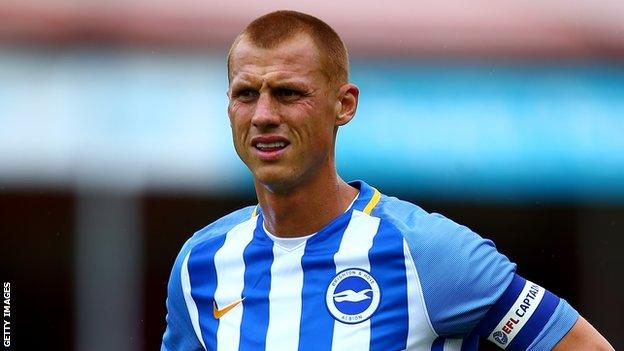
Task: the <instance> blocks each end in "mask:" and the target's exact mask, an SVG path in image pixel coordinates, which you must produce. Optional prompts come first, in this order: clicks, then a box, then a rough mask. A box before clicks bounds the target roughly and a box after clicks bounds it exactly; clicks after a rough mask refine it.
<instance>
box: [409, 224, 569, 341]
mask: <svg viewBox="0 0 624 351" xmlns="http://www.w3.org/2000/svg"><path fill="white" fill-rule="evenodd" d="M413 224H414V227H413V228H414V230H413V231H412V232H411V234H409V235H406V240H407V242H408V245H409V247H410V251H411V254H412V257H413V259H414V261H415V265H416V269H417V271H418V274H419V277H420V281H421V285H422V291H423V297H424V300H425V305H426V308H427V312H428V315H429V318H430V321H431V324H432V326H433V328H434V331H435V332H436V333H437V334H438V335H440V336H446V337H453V338H466V339H474V337H476V336H479V337H481V338H485V339H488V340H490V341H491V342H493V343H495V344H496V345H497V346H499V347H500V348H504V349H506V350H512V351H515V350H550V349H552V348H553V347H554V346H555V345H556V343H557V342H559V340H561V339H562V338H563V337H564V336H565V334H566V333H567V332H568V331H569V330H570V329H571V328H572V326H573V325H574V323H575V322H576V320H577V318H578V312H576V311H575V310H574V309H573V308H572V307H571V306H570V305H569V304H568V303H567V302H566V301H565V300H563V299H560V298H559V297H557V296H556V295H554V294H552V293H551V292H549V291H548V290H546V289H544V288H542V287H541V286H539V285H537V284H535V283H533V282H531V281H528V280H526V279H524V278H522V277H521V276H519V275H517V274H516V273H515V270H516V266H515V264H513V263H511V262H510V261H509V260H508V259H507V257H505V256H504V255H502V254H501V253H499V252H498V251H497V250H496V247H495V246H494V244H493V243H492V241H490V240H486V239H483V238H482V237H480V236H479V235H478V234H476V233H474V232H473V231H471V230H470V229H468V228H467V227H465V226H462V225H459V224H457V223H455V222H453V221H451V220H449V219H447V218H445V217H443V216H441V215H438V214H427V215H423V216H420V217H419V218H418V219H417V220H415V222H414V223H413Z"/></svg>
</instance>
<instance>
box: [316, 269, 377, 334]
mask: <svg viewBox="0 0 624 351" xmlns="http://www.w3.org/2000/svg"><path fill="white" fill-rule="evenodd" d="M380 299H381V292H380V290H379V285H378V284H377V281H376V280H375V278H373V276H372V275H371V274H370V273H369V272H367V271H365V270H363V269H359V268H350V269H346V270H344V271H342V272H340V273H338V274H337V275H336V276H335V277H334V279H332V281H331V282H330V283H329V286H328V287H327V294H326V295H325V301H326V303H327V309H328V310H329V313H331V315H332V316H333V317H334V318H335V319H336V320H337V321H339V322H342V323H347V324H356V323H361V322H364V321H365V320H367V319H369V318H370V317H371V316H372V315H373V313H375V311H376V310H377V307H379V300H380Z"/></svg>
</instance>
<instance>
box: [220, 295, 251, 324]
mask: <svg viewBox="0 0 624 351" xmlns="http://www.w3.org/2000/svg"><path fill="white" fill-rule="evenodd" d="M244 299H245V298H244V297H243V298H242V299H239V300H236V301H234V302H232V303H231V304H229V305H227V306H225V307H223V308H222V309H219V308H217V303H216V302H215V301H214V300H213V301H212V315H213V316H214V317H215V318H216V319H219V318H221V317H223V315H224V314H226V313H228V312H230V310H231V309H232V308H234V307H236V306H238V304H239V303H241V302H243V300H244Z"/></svg>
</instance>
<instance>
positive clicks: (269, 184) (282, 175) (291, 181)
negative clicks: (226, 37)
mask: <svg viewBox="0 0 624 351" xmlns="http://www.w3.org/2000/svg"><path fill="white" fill-rule="evenodd" d="M253 176H254V181H255V182H256V184H258V183H259V184H262V185H263V186H265V187H266V188H267V189H269V190H271V191H281V190H287V189H290V188H292V187H293V186H295V185H296V184H297V183H298V182H297V177H296V176H295V175H294V174H293V172H292V170H288V169H286V168H285V167H262V168H261V169H256V170H254V172H253Z"/></svg>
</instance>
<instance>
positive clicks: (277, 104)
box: [227, 34, 613, 351]
mask: <svg viewBox="0 0 624 351" xmlns="http://www.w3.org/2000/svg"><path fill="white" fill-rule="evenodd" d="M230 63H231V66H230V69H231V70H230V72H228V77H229V80H230V84H229V87H228V93H227V95H228V98H229V105H228V116H229V118H230V124H231V127H232V138H233V141H234V147H235V148H236V152H237V153H238V155H239V157H240V158H241V159H242V160H243V162H244V163H245V164H246V165H247V167H248V168H249V170H250V171H251V172H252V174H253V178H254V184H255V188H256V195H257V197H258V202H259V203H260V206H261V208H262V211H263V215H264V221H265V225H266V227H267V229H268V230H269V231H270V232H271V233H273V234H275V235H277V236H280V237H297V236H304V235H308V234H310V233H314V232H316V231H318V230H320V229H321V228H322V227H324V226H325V225H326V224H327V223H329V222H330V221H331V220H332V219H334V218H336V217H337V216H339V215H340V214H341V213H343V212H344V211H345V210H346V208H347V207H348V206H349V204H350V203H351V201H352V200H353V199H354V198H355V196H357V190H356V189H354V188H353V187H351V186H349V185H348V184H347V183H346V182H345V181H343V180H342V179H341V178H340V177H339V176H338V174H337V173H336V166H335V159H334V148H335V141H336V133H337V130H338V127H339V126H342V125H345V124H346V123H348V122H349V121H350V120H351V119H352V118H353V116H354V115H355V112H356V109H357V103H358V95H359V90H358V88H357V86H355V85H353V84H349V83H344V84H336V83H331V82H329V81H328V79H327V76H326V75H324V74H323V67H322V64H321V63H320V60H319V53H318V50H317V48H316V46H315V44H314V42H313V41H312V40H311V39H310V38H309V37H308V36H307V35H305V34H301V35H299V36H296V37H295V38H294V39H293V40H290V41H286V42H284V43H282V44H281V45H279V46H278V47H276V48H273V49H262V48H259V47H256V46H254V45H253V44H252V43H250V42H249V41H248V40H246V39H245V38H244V37H243V38H242V39H241V40H240V41H239V42H238V43H237V45H236V47H235V48H234V49H233V50H232V57H231V61H230ZM257 137H278V138H280V140H286V141H287V142H288V146H287V147H286V148H285V149H284V150H283V151H281V152H280V153H279V155H277V156H276V157H271V158H270V159H267V158H266V157H264V158H263V156H262V155H261V154H260V153H259V152H258V150H257V149H256V147H255V146H254V144H253V140H254V138H257ZM554 350H556V351H565V350H588V351H589V350H613V347H611V345H609V343H608V342H607V340H606V339H605V338H604V337H602V335H600V333H598V331H596V329H594V328H593V327H592V326H591V325H590V324H589V323H588V322H587V321H586V320H585V319H584V318H583V317H580V318H579V319H578V320H577V321H576V323H575V324H574V326H573V327H572V329H571V330H570V331H569V332H568V333H567V334H566V335H565V336H564V338H563V339H562V340H561V341H560V342H559V343H558V344H557V345H556V346H555V348H554Z"/></svg>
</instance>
